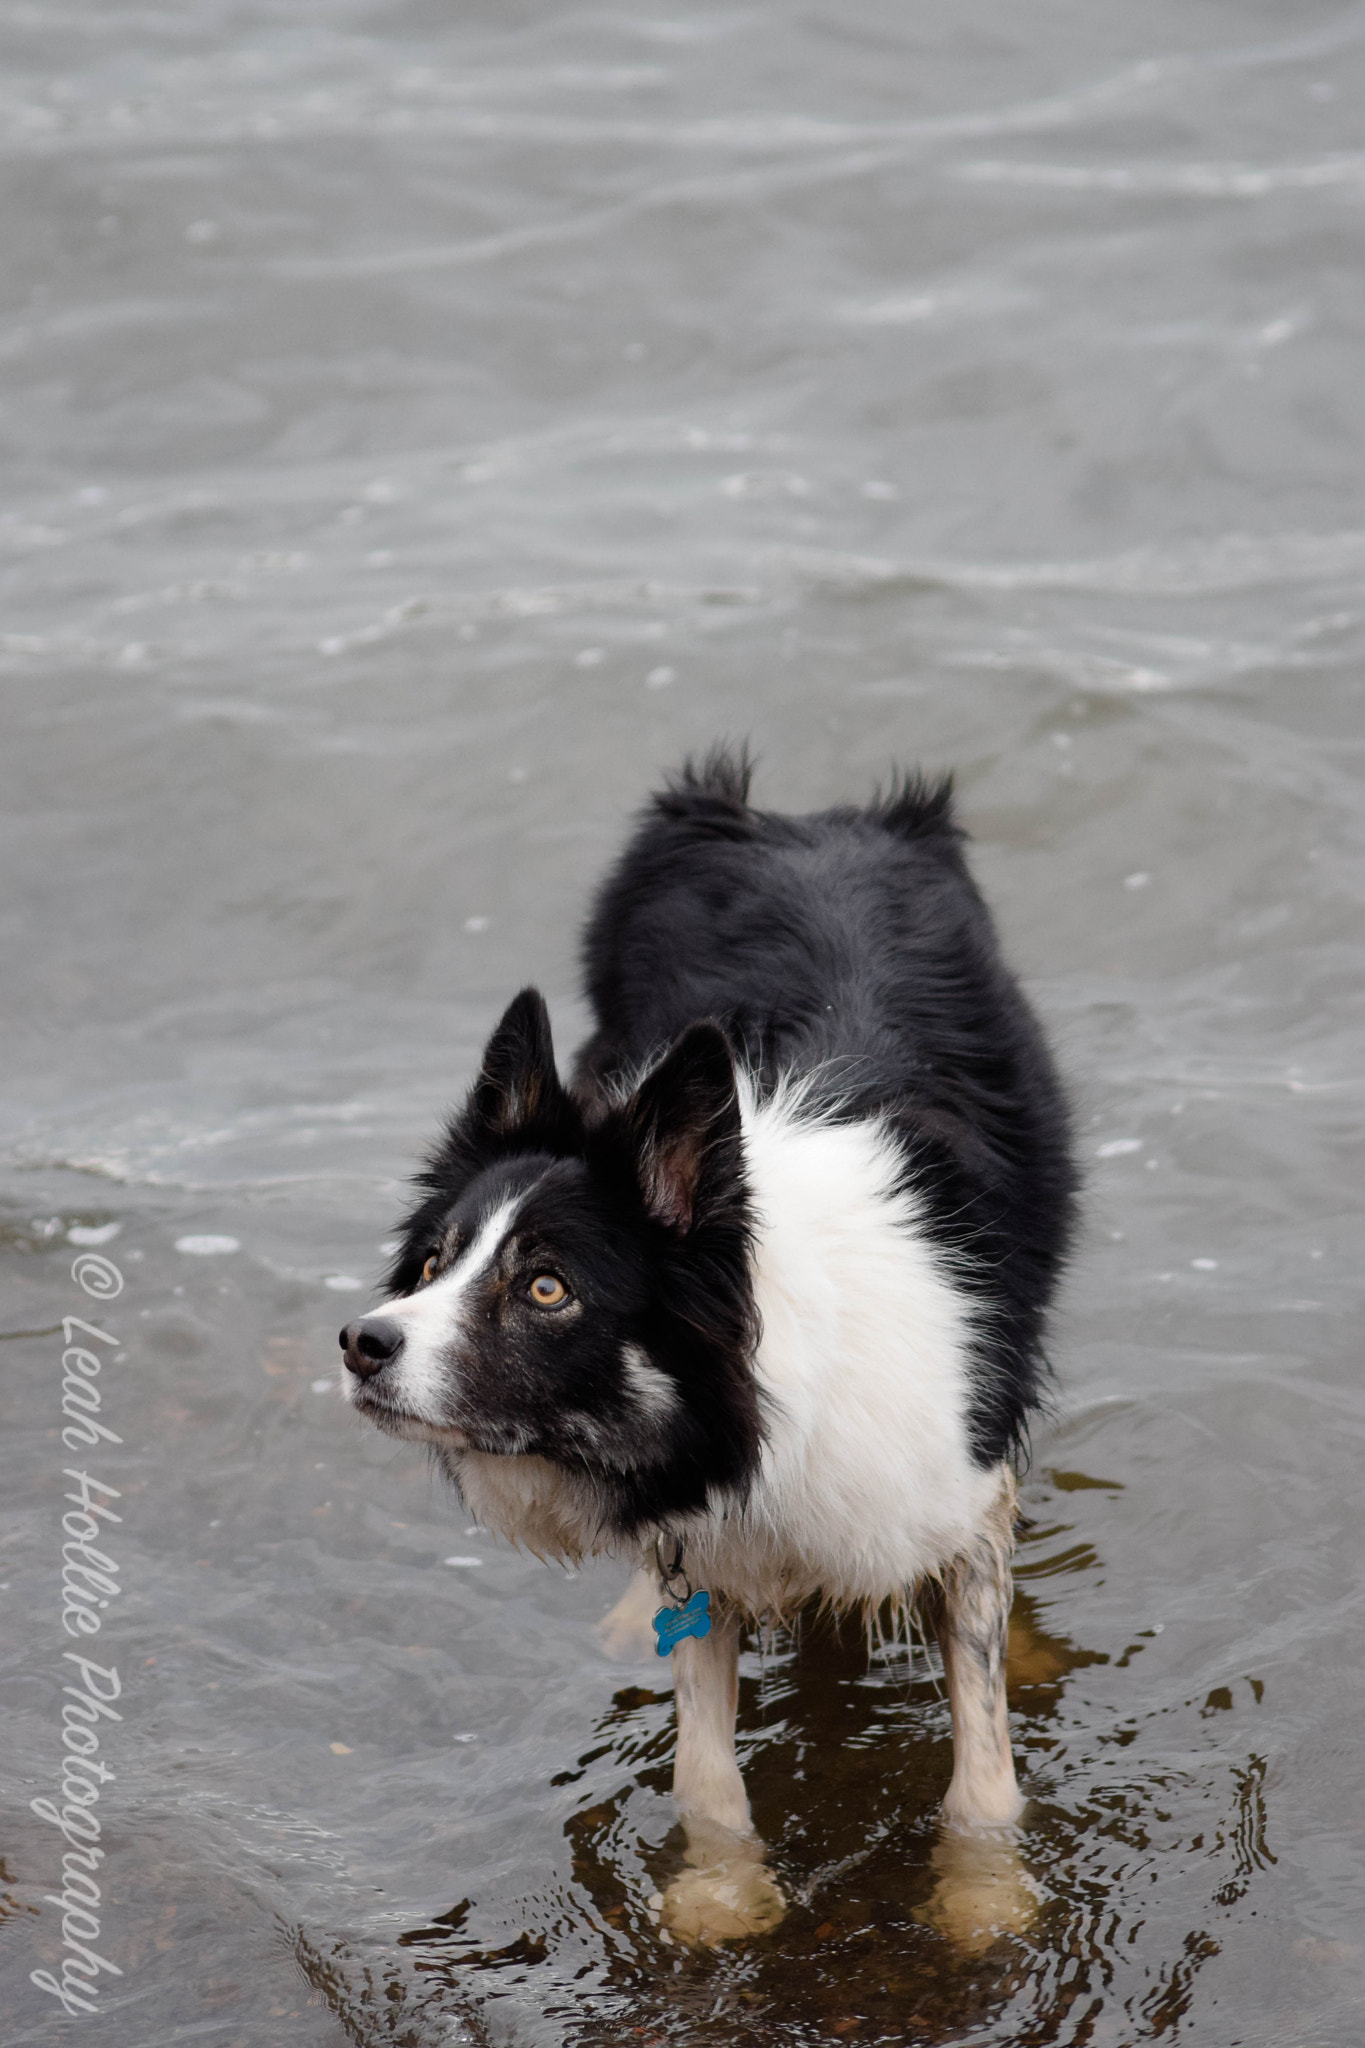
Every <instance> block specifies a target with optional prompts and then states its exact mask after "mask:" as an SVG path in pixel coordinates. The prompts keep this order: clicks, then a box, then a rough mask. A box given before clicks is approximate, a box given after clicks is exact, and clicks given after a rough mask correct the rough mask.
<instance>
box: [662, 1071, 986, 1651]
mask: <svg viewBox="0 0 1365 2048" xmlns="http://www.w3.org/2000/svg"><path fill="white" fill-rule="evenodd" d="M744 1132H745V1155H746V1166H747V1169H748V1174H749V1180H750V1186H751V1189H752V1193H753V1201H754V1208H755V1211H756V1215H757V1222H758V1233H759V1234H758V1243H757V1256H756V1270H755V1294H756V1299H757V1305H758V1310H759V1315H760V1318H761V1322H762V1337H761V1341H760V1344H759V1349H758V1356H757V1359H756V1372H757V1377H758V1381H759V1385H760V1387H761V1389H762V1391H763V1396H764V1411H765V1414H764V1419H765V1425H766V1441H765V1444H764V1448H763V1454H762V1460H761V1463H760V1467H759V1472H758V1476H757V1478H756V1480H755V1482H754V1485H753V1487H752V1490H751V1492H750V1494H749V1497H748V1499H747V1501H746V1503H745V1505H744V1507H743V1508H742V1510H740V1511H739V1512H738V1513H733V1512H732V1513H731V1514H730V1515H728V1516H723V1517H721V1518H718V1519H716V1520H714V1521H713V1522H712V1524H711V1525H710V1527H709V1528H708V1529H706V1530H704V1531H699V1532H698V1533H697V1536H696V1538H695V1541H693V1542H689V1563H691V1560H692V1558H693V1557H695V1568H694V1570H693V1576H694V1577H695V1578H696V1579H697V1581H698V1583H706V1584H711V1583H713V1582H715V1583H717V1584H718V1585H719V1587H720V1588H721V1589H722V1590H724V1591H725V1592H727V1593H730V1594H731V1595H732V1596H734V1597H736V1598H737V1599H739V1600H740V1601H741V1603H742V1604H743V1605H744V1606H745V1607H747V1608H749V1609H750V1611H753V1612H760V1611H763V1610H765V1609H766V1610H769V1611H776V1612H781V1611H790V1610H791V1609H792V1608H793V1607H795V1606H797V1605H799V1604H800V1603H801V1602H802V1601H803V1600H804V1599H806V1598H808V1597H809V1596H810V1595H812V1594H816V1593H818V1594H822V1595H823V1596H824V1597H826V1598H828V1599H830V1600H831V1601H833V1602H834V1603H835V1604H837V1605H840V1606H843V1605H853V1604H861V1603H862V1602H864V1601H880V1600H881V1599H883V1598H885V1597H887V1596H888V1595H894V1594H896V1593H897V1592H898V1591H902V1590H908V1589H910V1588H912V1587H913V1586H914V1585H915V1583H916V1582H917V1581H918V1580H920V1579H922V1578H923V1577H925V1576H926V1575H927V1574H930V1573H933V1572H934V1571H936V1570H937V1569H938V1568H939V1567H940V1566H941V1565H943V1564H944V1563H945V1562H946V1561H947V1560H948V1559H950V1558H952V1557H953V1556H955V1555H956V1554H957V1553H958V1552H960V1551H961V1550H962V1549H963V1548H964V1547H965V1546H966V1545H967V1544H968V1543H969V1542H970V1540H971V1537H972V1534H973V1532H974V1531H975V1530H976V1529H977V1528H979V1527H980V1524H981V1520H982V1517H983V1516H984V1515H985V1514H986V1513H987V1511H988V1509H989V1506H990V1503H991V1501H992V1500H993V1499H994V1498H995V1496H996V1494H997V1493H998V1492H999V1488H1000V1475H999V1472H998V1471H995V1470H991V1471H982V1470H981V1469H980V1468H979V1467H978V1466H977V1465H976V1464H975V1463H974V1462H973V1460H972V1457H971V1451H970V1445H969V1440H968V1433H967V1408H968V1401H969V1393H970V1387H969V1378H968V1373H969V1354H970V1346H971V1342H972V1336H973V1330H972V1321H971V1310H972V1304H971V1298H970V1296H969V1295H967V1294H966V1293H965V1291H964V1290H963V1289H962V1288H961V1287H959V1286H957V1285H955V1284H954V1280H953V1276H952V1273H951V1270H950V1268H949V1264H948V1261H947V1259H946V1258H945V1255H944V1254H943V1252H942V1251H941V1250H940V1249H938V1248H936V1247H935V1246H934V1245H933V1243H932V1242H931V1240H930V1239H929V1237H928V1236H927V1234H926V1233H925V1231H924V1230H923V1229H922V1228H921V1227H920V1223H919V1217H918V1214H917V1210H916V1205H915V1202H914V1199H913V1197H911V1196H908V1195H906V1194H905V1193H904V1192H899V1193H898V1192H897V1191H896V1186H895V1183H896V1178H897V1173H898V1170H899V1168H900V1160H899V1157H898V1155H897V1152H896V1149H895V1147H894V1146H893V1145H892V1143H891V1142H890V1140H889V1139H888V1138H887V1137H886V1136H885V1135H884V1133H883V1132H882V1130H881V1129H880V1127H879V1126H878V1125H876V1124H875V1123H866V1122H864V1123H832V1122H828V1121H816V1120H807V1119H805V1118H803V1117H802V1116H801V1114H800V1106H799V1103H792V1102H791V1101H790V1100H784V1096H783V1094H782V1093H779V1094H778V1096H777V1097H776V1098H775V1099H773V1100H771V1101H768V1102H766V1103H763V1104H761V1105H758V1106H753V1105H752V1104H750V1105H748V1106H747V1107H746V1113H745V1117H744Z"/></svg>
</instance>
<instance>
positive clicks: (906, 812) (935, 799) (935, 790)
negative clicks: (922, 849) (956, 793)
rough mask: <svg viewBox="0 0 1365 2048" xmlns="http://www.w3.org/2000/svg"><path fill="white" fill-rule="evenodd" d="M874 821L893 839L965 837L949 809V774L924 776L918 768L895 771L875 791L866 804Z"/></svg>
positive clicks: (951, 780) (950, 781)
mask: <svg viewBox="0 0 1365 2048" xmlns="http://www.w3.org/2000/svg"><path fill="white" fill-rule="evenodd" d="M867 815H868V817H869V818H871V819H872V820H873V821H874V823H876V824H878V825H880V826H882V827H883V829H884V830H886V831H887V832H891V833H894V835H895V837H896V838H897V839H965V837H966V834H965V833H964V831H963V830H962V827H961V826H960V825H959V824H958V822H957V817H956V814H955V812H954V809H953V778H952V776H951V775H926V774H925V773H924V772H923V770H922V769H919V768H909V769H901V770H898V771H897V773H896V774H894V775H893V776H892V778H891V786H890V788H889V789H887V790H886V791H885V792H884V793H883V792H882V791H881V790H879V791H878V792H877V794H876V796H875V797H874V798H873V799H872V802H871V803H870V804H869V805H868V807H867Z"/></svg>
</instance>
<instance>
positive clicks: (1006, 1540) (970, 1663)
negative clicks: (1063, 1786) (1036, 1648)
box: [937, 1473, 1024, 1828]
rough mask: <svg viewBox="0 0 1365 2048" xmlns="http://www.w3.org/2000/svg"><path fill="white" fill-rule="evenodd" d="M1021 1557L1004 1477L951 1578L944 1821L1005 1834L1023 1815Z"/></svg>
mask: <svg viewBox="0 0 1365 2048" xmlns="http://www.w3.org/2000/svg"><path fill="white" fill-rule="evenodd" d="M1013 1554H1014V1481H1013V1479H1012V1478H1011V1477H1010V1476H1009V1474H1008V1473H1002V1475H1001V1487H1000V1493H999V1496H998V1497H997V1499H996V1502H995V1505H994V1506H993V1507H992V1509H991V1513H990V1516H989V1517H988V1519H987V1521H986V1523H985V1524H984V1525H983V1527H982V1529H981V1531H980V1533H979V1534H978V1536H977V1539H976V1541H975V1542H974V1543H973V1544H972V1546H971V1548H970V1549H969V1550H967V1551H964V1552H963V1554H962V1555H961V1556H960V1557H957V1558H954V1559H953V1562H952V1563H951V1564H950V1565H949V1566H948V1568H947V1570H946V1571H945V1572H944V1574H943V1597H942V1600H941V1602H940V1604H939V1612H938V1619H937V1627H938V1641H939V1648H940V1649H941V1650H942V1652H943V1669H944V1675H945V1677H946V1678H947V1681H948V1701H949V1705H950V1706H951V1707H952V1710H953V1778H952V1783H951V1784H950V1785H949V1787H948V1795H947V1797H946V1798H945V1800H944V1802H943V1817H944V1819H945V1820H947V1821H951V1822H953V1823H955V1824H956V1825H957V1826H959V1827H969V1828H973V1827H977V1828H979V1827H1004V1826H1007V1825H1008V1824H1009V1823H1010V1822H1011V1821H1015V1820H1018V1818H1019V1815H1020V1813H1021V1812H1022V1810H1023V1804H1024V1802H1023V1800H1022V1799H1021V1798H1020V1796H1019V1787H1018V1784H1017V1783H1016V1781H1015V1776H1014V1757H1013V1755H1012V1754H1011V1751H1010V1730H1009V1717H1008V1714H1007V1712H1006V1708H1005V1646H1006V1644H1007V1642H1008V1640H1009V1624H1010V1603H1011V1601H1012V1599H1013V1597H1014V1575H1013V1572H1012V1571H1011V1568H1010V1560H1011V1558H1012V1556H1013Z"/></svg>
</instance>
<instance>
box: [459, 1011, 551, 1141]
mask: <svg viewBox="0 0 1365 2048" xmlns="http://www.w3.org/2000/svg"><path fill="white" fill-rule="evenodd" d="M467 1114H468V1115H469V1117H470V1118H471V1120H472V1121H473V1123H474V1124H475V1126H476V1127H477V1128H478V1129H479V1130H480V1131H482V1132H483V1133H484V1134H486V1135H487V1136H488V1137H490V1138H510V1137H512V1136H514V1135H515V1136H524V1137H526V1138H528V1139H530V1140H533V1141H537V1142H544V1143H546V1144H548V1145H549V1147H550V1149H551V1150H554V1149H557V1144H556V1140H558V1139H562V1138H563V1137H564V1136H565V1135H567V1128H568V1126H570V1125H573V1126H575V1127H576V1125H577V1118H576V1116H575V1114H574V1111H573V1105H572V1103H571V1102H570V1100H569V1097H568V1093H567V1091H566V1090H565V1088H564V1086H563V1084H562V1082H561V1081H560V1078H559V1075H558V1073H557V1071H556V1069H555V1048H554V1040H553V1038H552V1037H551V1035H550V1013H549V1011H548V1010H547V1009H546V1007H545V998H544V996H543V995H542V994H541V993H540V990H539V989H537V988H524V989H523V990H522V992H521V994H520V995H519V996H515V997H514V998H513V999H512V1001H511V1003H509V1005H508V1007H507V1011H506V1013H505V1015H504V1016H503V1020H502V1022H501V1023H500V1024H499V1026H498V1028H497V1030H496V1031H495V1032H494V1033H493V1036H492V1037H491V1038H490V1039H489V1041H488V1044H487V1045H486V1046H485V1048H484V1055H483V1065H482V1066H481V1067H480V1069H479V1078H478V1080H477V1081H476V1082H475V1083H474V1088H473V1092H472V1093H471V1095H470V1098H469V1109H468V1112H467Z"/></svg>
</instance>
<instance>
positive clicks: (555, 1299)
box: [526, 1273, 569, 1308]
mask: <svg viewBox="0 0 1365 2048" xmlns="http://www.w3.org/2000/svg"><path fill="white" fill-rule="evenodd" d="M526 1291H527V1293H528V1294H529V1295H530V1297H531V1299H532V1301H533V1302H534V1303H535V1305H536V1307H537V1308H562V1307H563V1305H564V1303H565V1302H566V1301H567V1300H568V1298H569V1290H568V1288H567V1287H566V1286H565V1285H564V1282H563V1281H562V1280H561V1279H560V1278H559V1277H558V1275H557V1274H555V1273H537V1274H536V1277H535V1279H534V1280H533V1281H532V1282H531V1284H530V1286H529V1287H528V1288H527V1290H526Z"/></svg>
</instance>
